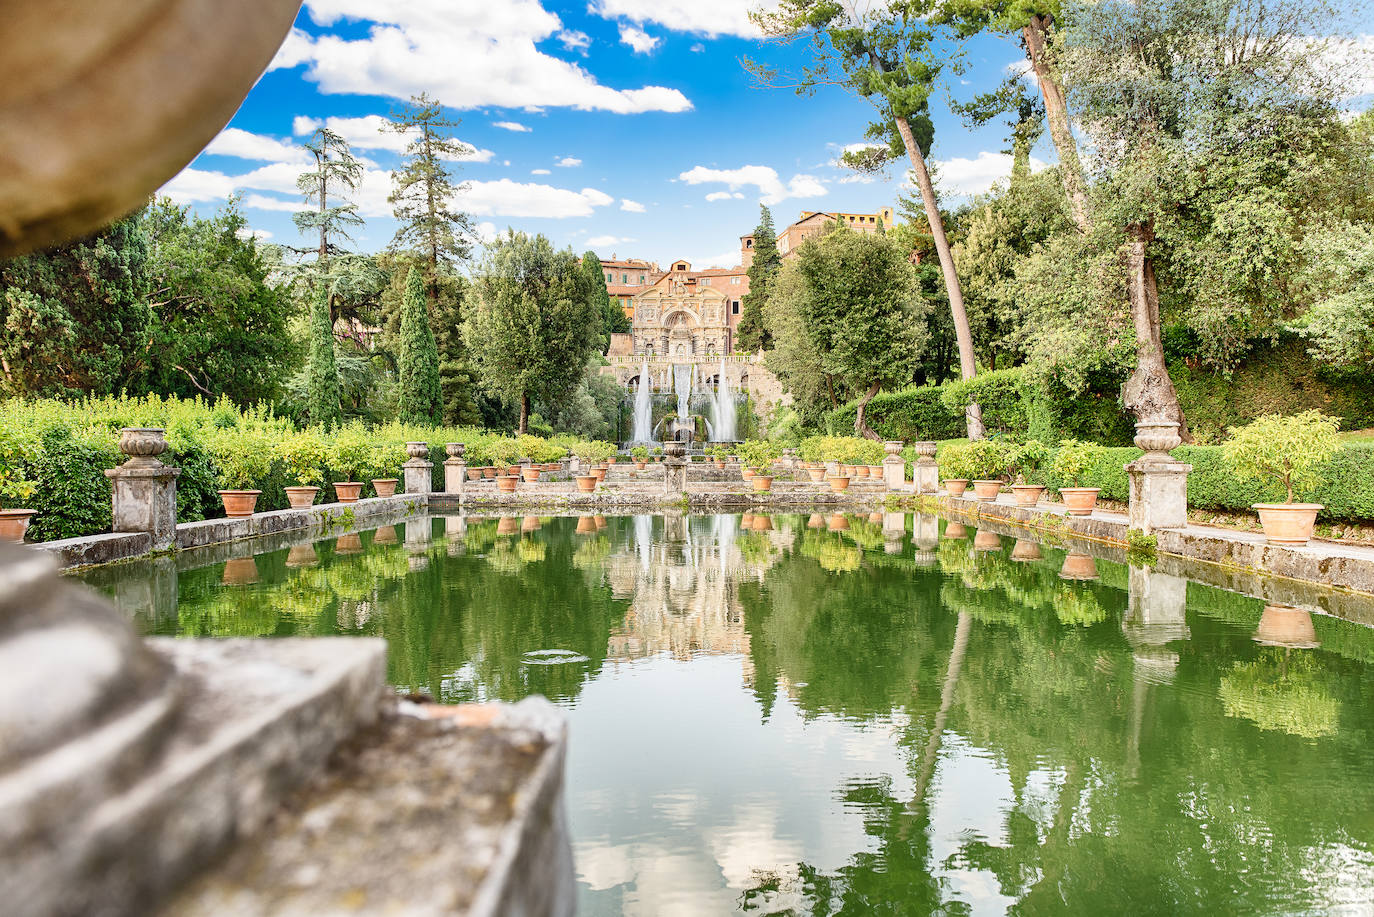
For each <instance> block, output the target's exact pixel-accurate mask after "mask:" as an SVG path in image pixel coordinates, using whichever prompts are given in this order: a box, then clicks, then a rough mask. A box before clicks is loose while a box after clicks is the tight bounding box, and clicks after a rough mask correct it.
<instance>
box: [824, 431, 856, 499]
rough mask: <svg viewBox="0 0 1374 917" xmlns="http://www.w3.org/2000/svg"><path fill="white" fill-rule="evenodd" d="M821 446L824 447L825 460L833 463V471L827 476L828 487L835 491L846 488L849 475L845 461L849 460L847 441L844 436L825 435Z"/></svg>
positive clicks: (840, 491) (841, 490)
mask: <svg viewBox="0 0 1374 917" xmlns="http://www.w3.org/2000/svg"><path fill="white" fill-rule="evenodd" d="M823 448H824V449H825V452H824V454H825V458H826V461H828V462H833V463H834V465H835V473H834V474H832V475H829V476H828V477H827V480H828V481H829V483H830V489H831V490H833V491H834V492H835V493H842V492H844V491H846V490H848V489H849V482H850V476H849V465H847V464H846V463H847V462H848V461H849V443H848V442H846V441H845V439H844V437H839V436H836V437H827V438H826V441H825V443H824V446H823Z"/></svg>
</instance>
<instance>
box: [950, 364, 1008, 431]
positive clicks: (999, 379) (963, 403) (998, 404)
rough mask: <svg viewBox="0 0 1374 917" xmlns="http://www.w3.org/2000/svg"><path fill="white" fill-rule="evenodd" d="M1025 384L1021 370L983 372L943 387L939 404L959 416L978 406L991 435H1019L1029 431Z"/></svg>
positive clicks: (956, 380)
mask: <svg viewBox="0 0 1374 917" xmlns="http://www.w3.org/2000/svg"><path fill="white" fill-rule="evenodd" d="M1024 385H1025V374H1024V371H1023V370H1021V369H999V370H994V371H991V372H983V373H979V374H978V375H977V376H974V377H973V378H972V379H955V380H953V381H950V382H946V383H945V384H944V385H942V386H940V403H941V405H943V406H944V408H945V410H947V411H949V412H950V413H951V414H953V415H956V416H959V417H962V416H963V414H964V409H965V408H967V407H968V406H969V404H970V403H976V404H978V405H979V407H981V408H982V409H983V424H984V425H985V426H986V427H987V429H988V432H990V433H992V432H996V433H1010V434H1014V435H1020V434H1023V433H1024V432H1025V430H1026V428H1027V420H1026V404H1025V397H1024V393H1023V387H1024Z"/></svg>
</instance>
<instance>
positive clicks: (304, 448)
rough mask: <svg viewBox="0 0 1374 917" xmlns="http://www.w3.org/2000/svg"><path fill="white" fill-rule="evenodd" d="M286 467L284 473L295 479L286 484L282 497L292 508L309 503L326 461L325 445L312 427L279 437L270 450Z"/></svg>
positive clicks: (311, 503)
mask: <svg viewBox="0 0 1374 917" xmlns="http://www.w3.org/2000/svg"><path fill="white" fill-rule="evenodd" d="M274 451H275V452H276V454H277V458H278V459H280V460H281V463H282V465H284V466H285V467H286V473H287V474H289V475H290V476H291V478H292V480H294V481H295V482H296V485H295V486H293V487H287V488H286V499H287V502H288V503H290V504H291V508H292V509H305V508H307V507H309V506H313V505H314V503H315V498H316V497H317V496H319V493H320V487H319V485H321V484H323V483H324V468H325V464H326V463H327V462H328V461H329V448H328V447H327V446H326V445H325V443H324V440H323V439H321V438H320V435H319V434H318V433H317V432H315V431H314V430H302V431H301V432H299V433H293V434H291V435H290V436H286V437H283V438H282V439H281V440H279V441H278V442H277V444H276V448H275V450H274Z"/></svg>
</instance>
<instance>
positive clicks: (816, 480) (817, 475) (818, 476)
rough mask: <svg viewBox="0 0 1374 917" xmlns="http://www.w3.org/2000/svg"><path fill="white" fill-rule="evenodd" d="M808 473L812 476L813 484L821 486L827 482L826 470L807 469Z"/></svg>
mask: <svg viewBox="0 0 1374 917" xmlns="http://www.w3.org/2000/svg"><path fill="white" fill-rule="evenodd" d="M806 473H807V474H808V475H810V476H811V483H812V484H820V483H821V482H822V481H824V480H825V469H824V468H808V469H806Z"/></svg>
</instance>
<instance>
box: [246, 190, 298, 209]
mask: <svg viewBox="0 0 1374 917" xmlns="http://www.w3.org/2000/svg"><path fill="white" fill-rule="evenodd" d="M239 203H240V205H241V206H242V207H243V208H244V209H245V210H280V211H281V212H283V213H295V212H296V211H298V210H301V209H303V208H304V207H305V204H303V203H301V200H300V198H297V199H296V200H294V201H284V200H282V199H281V198H279V197H268V196H267V195H265V194H249V195H245V196H244V198H243V200H242V201H240V202H239Z"/></svg>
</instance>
